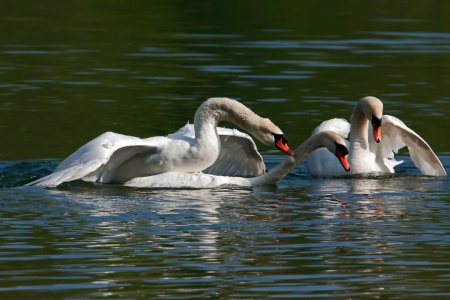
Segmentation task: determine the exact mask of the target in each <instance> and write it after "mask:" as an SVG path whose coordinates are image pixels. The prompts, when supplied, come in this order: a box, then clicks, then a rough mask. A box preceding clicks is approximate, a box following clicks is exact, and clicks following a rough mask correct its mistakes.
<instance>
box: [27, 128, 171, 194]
mask: <svg viewBox="0 0 450 300" xmlns="http://www.w3.org/2000/svg"><path fill="white" fill-rule="evenodd" d="M165 139H167V138H165V137H154V138H148V139H140V138H137V137H132V136H127V135H123V134H118V133H113V132H106V133H104V134H102V135H100V136H98V137H97V138H95V139H93V140H92V141H90V142H88V143H87V144H85V145H84V146H82V147H81V148H79V149H78V150H77V151H75V152H74V153H73V154H72V155H70V156H69V157H68V158H66V159H65V160H64V161H63V162H62V163H61V164H60V165H59V166H58V167H57V168H56V169H55V171H54V172H53V173H52V174H50V175H48V176H45V177H43V178H40V179H38V180H36V181H33V182H31V183H29V184H28V185H32V186H40V187H55V186H57V185H59V184H61V183H63V182H68V181H72V180H77V179H83V180H85V181H100V182H108V180H110V179H111V178H112V177H113V176H114V174H115V170H116V169H117V167H118V166H119V165H120V164H122V163H123V162H124V161H126V160H128V159H129V158H131V157H133V156H134V155H136V154H138V153H141V154H147V153H154V152H157V151H158V149H159V148H160V146H161V145H162V144H163V143H164V142H165Z"/></svg>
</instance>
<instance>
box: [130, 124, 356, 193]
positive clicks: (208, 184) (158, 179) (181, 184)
mask: <svg viewBox="0 0 450 300" xmlns="http://www.w3.org/2000/svg"><path fill="white" fill-rule="evenodd" d="M320 147H326V149H324V150H325V151H330V154H331V155H332V156H333V154H334V155H335V156H337V158H338V159H336V158H335V157H334V160H336V161H337V162H340V164H341V165H342V167H344V169H345V170H347V171H349V170H350V166H349V164H348V162H347V154H348V149H347V147H346V146H345V141H344V139H343V138H341V137H340V136H339V135H338V134H336V133H334V132H330V131H322V132H319V133H317V134H314V135H313V136H311V137H310V138H309V139H307V140H306V141H305V142H304V143H303V144H301V145H300V146H299V147H298V148H297V149H295V150H294V157H287V158H286V159H285V160H284V161H283V162H281V163H280V164H279V165H278V166H276V167H275V168H273V169H272V170H270V171H269V172H267V173H266V174H263V175H260V176H257V177H253V178H244V177H228V176H216V175H210V174H203V173H194V174H187V173H175V172H170V173H164V174H159V175H154V176H147V177H137V178H133V179H132V180H130V181H128V182H126V183H125V184H124V185H126V186H132V187H144V188H214V187H218V186H223V185H237V186H244V187H254V186H262V185H269V184H275V183H277V182H278V181H280V180H281V179H282V178H283V177H284V176H286V175H287V174H288V173H289V172H290V171H291V170H292V169H293V168H294V167H295V166H296V165H298V164H299V163H300V162H301V161H302V160H304V159H305V157H307V156H308V155H309V154H310V153H311V152H313V151H314V150H315V149H318V148H320Z"/></svg>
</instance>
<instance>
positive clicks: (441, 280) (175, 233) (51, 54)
mask: <svg viewBox="0 0 450 300" xmlns="http://www.w3.org/2000/svg"><path fill="white" fill-rule="evenodd" d="M3 2H4V3H0V22H1V25H2V26H1V28H2V30H1V31H0V131H1V132H2V135H1V136H0V175H1V176H0V185H1V186H2V187H3V189H2V190H1V192H0V221H1V222H0V298H1V299H150V298H159V299H189V298H191V299H199V298H209V299H268V298H278V299H290V298H307V299H309V298H323V299H393V298H396V299H424V298H433V299H444V298H447V297H449V296H450V287H449V285H448V282H449V280H450V254H449V253H450V234H449V232H450V195H449V194H450V179H448V177H446V178H435V177H428V176H422V175H421V174H420V171H419V170H418V169H416V168H415V167H414V165H413V163H412V162H411V159H410V158H409V155H408V152H407V149H403V150H401V151H400V153H399V158H400V159H402V160H404V161H405V162H404V163H403V164H401V165H399V166H397V167H396V173H395V174H389V175H383V176H376V177H374V176H372V177H370V176H351V177H345V178H330V179H313V178H310V177H309V175H308V172H307V170H306V166H305V164H304V163H302V164H300V165H299V166H297V167H296V168H295V169H294V170H293V171H292V172H291V173H290V174H289V175H288V176H287V177H286V178H284V179H283V180H281V181H280V182H279V184H278V185H277V186H267V187H261V188H255V189H242V188H232V187H227V188H217V189H204V190H201V189H200V190H195V189H172V190H170V189H139V188H130V187H123V186H120V185H116V184H92V183H85V182H73V183H70V184H64V185H62V186H60V187H58V188H55V189H41V188H33V187H26V186H24V184H26V183H28V182H31V181H33V180H35V179H37V178H40V177H43V176H45V175H48V174H50V173H51V172H52V171H53V170H54V169H55V168H56V167H57V166H58V164H59V163H60V162H61V161H62V160H63V159H64V158H66V157H67V156H69V155H70V154H71V153H73V152H74V151H75V150H76V149H78V148H79V147H80V146H82V145H83V144H85V143H86V142H88V141H90V140H92V139H93V138H95V137H97V136H98V135H100V134H102V133H104V132H106V131H113V132H117V133H122V134H127V135H132V136H138V137H141V138H145V137H150V136H157V135H167V134H170V133H173V132H175V131H176V130H178V128H180V127H182V126H184V125H185V124H186V123H187V122H190V123H193V117H194V113H195V110H196V109H197V107H198V106H199V105H200V104H201V103H202V102H203V101H205V100H206V99H208V98H210V97H229V98H232V99H236V100H238V101H240V102H242V103H244V104H245V105H246V106H248V107H249V108H251V109H252V110H253V111H255V112H256V113H257V114H259V115H261V116H263V117H266V118H270V119H271V120H272V121H273V122H274V123H275V124H277V125H278V126H279V127H280V128H281V129H282V130H283V132H284V133H285V134H286V135H287V137H288V138H289V145H290V147H291V148H292V149H295V148H296V147H297V146H298V145H300V144H301V143H302V142H303V141H304V140H306V139H307V138H308V137H309V136H310V135H311V133H312V131H313V129H314V128H315V127H316V126H318V125H319V124H320V123H321V122H322V121H324V120H327V119H330V118H335V117H339V118H345V119H347V120H348V119H349V118H350V115H351V112H352V110H353V108H354V106H355V104H356V102H357V101H358V100H359V99H360V98H362V97H364V96H368V95H371V96H375V97H378V98H380V99H381V100H382V101H383V103H384V113H385V114H389V115H394V116H396V117H398V118H399V119H401V120H402V121H403V122H405V124H406V125H408V126H409V127H410V128H411V129H413V130H414V131H415V132H417V133H418V134H419V135H421V136H422V137H423V138H424V139H425V140H426V141H427V142H428V144H429V145H430V146H431V147H432V148H433V150H434V151H435V152H436V154H437V155H438V156H439V158H440V159H441V162H442V164H443V165H444V167H445V169H446V171H447V172H449V171H450V167H449V166H450V150H449V149H450V140H447V139H446V137H447V134H448V123H449V121H450V120H449V115H450V70H449V65H450V19H449V18H448V15H449V11H450V2H446V1H424V0H413V1H398V2H396V3H395V5H394V4H393V3H392V2H390V1H373V0H372V1H363V2H355V1H339V2H337V1H330V0H324V1H277V2H267V1H266V2H264V1H254V0H250V1H245V2H243V1H234V0H231V1H223V2H222V1H181V0H176V1H174V0H166V1H141V0H137V1H133V2H125V1H117V0H114V1H86V0H80V1H75V2H70V3H69V2H66V1H55V0H44V1H30V0H23V1H3ZM220 126H226V127H234V126H233V125H231V124H230V123H226V122H223V123H220ZM256 143H257V146H258V149H259V150H260V152H261V153H262V155H263V157H264V160H265V162H266V166H267V169H270V168H272V167H274V166H276V165H277V164H278V163H279V162H281V161H282V160H283V159H284V158H285V155H283V153H281V152H280V151H278V150H275V149H272V148H270V147H267V146H265V145H263V144H261V143H260V142H256Z"/></svg>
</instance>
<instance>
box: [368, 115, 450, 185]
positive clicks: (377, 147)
mask: <svg viewBox="0 0 450 300" xmlns="http://www.w3.org/2000/svg"><path fill="white" fill-rule="evenodd" d="M371 129H372V126H369V132H371V134H369V148H370V151H371V152H374V153H375V154H376V156H377V158H376V162H377V164H378V165H379V166H380V168H381V171H386V170H385V168H387V169H389V171H390V172H393V171H394V170H393V167H394V166H395V165H397V164H399V163H401V162H397V161H395V159H394V153H397V151H398V150H399V149H400V148H403V147H404V146H407V147H408V150H409V154H410V156H411V159H412V161H413V162H414V165H415V166H416V167H417V168H419V170H420V171H421V172H422V174H424V175H431V176H446V175H447V174H446V172H445V170H444V167H443V166H442V163H441V162H440V160H439V158H438V157H437V156H436V154H435V153H434V152H433V150H432V149H431V147H430V146H429V145H428V144H427V142H425V140H424V139H422V138H421V137H420V136H419V135H418V134H417V133H415V132H414V131H413V130H411V129H410V128H408V127H407V126H406V125H405V124H404V123H403V122H402V121H401V120H399V119H397V118H396V117H393V116H389V115H384V116H383V118H382V125H381V128H380V129H381V142H380V143H379V144H377V143H376V142H375V141H374V138H373V131H372V130H371Z"/></svg>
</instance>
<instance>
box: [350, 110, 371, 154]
mask: <svg viewBox="0 0 450 300" xmlns="http://www.w3.org/2000/svg"><path fill="white" fill-rule="evenodd" d="M363 105H364V102H362V101H359V102H358V103H357V104H356V106H355V109H354V110H353V113H352V116H351V118H350V124H351V130H350V145H351V146H350V147H351V149H350V153H352V152H353V151H354V150H360V149H362V150H367V151H368V150H369V131H368V129H369V120H368V119H367V117H366V115H365V114H364V110H363Z"/></svg>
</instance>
